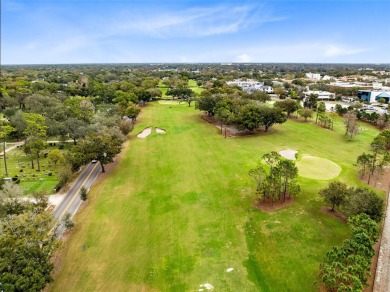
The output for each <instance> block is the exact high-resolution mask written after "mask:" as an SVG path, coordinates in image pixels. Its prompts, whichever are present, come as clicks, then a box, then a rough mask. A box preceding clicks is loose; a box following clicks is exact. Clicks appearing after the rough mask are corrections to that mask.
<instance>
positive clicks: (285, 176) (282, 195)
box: [249, 151, 300, 205]
mask: <svg viewBox="0 0 390 292" xmlns="http://www.w3.org/2000/svg"><path fill="white" fill-rule="evenodd" d="M263 161H264V162H265V164H266V165H259V166H257V167H256V168H253V169H251V170H250V171H249V175H250V176H251V177H252V178H254V179H255V181H256V183H257V187H256V193H257V194H258V195H259V196H260V197H261V198H262V199H263V200H267V199H268V200H271V201H272V205H273V204H274V201H275V200H276V199H279V200H280V201H282V202H284V201H285V200H286V196H287V194H288V195H289V197H291V196H296V195H297V194H298V193H299V192H300V186H299V185H298V184H297V182H296V178H297V176H298V168H297V167H296V166H295V163H294V162H293V161H291V160H287V159H284V158H282V157H281V156H280V154H279V153H277V152H275V151H272V152H270V153H266V154H264V155H263Z"/></svg>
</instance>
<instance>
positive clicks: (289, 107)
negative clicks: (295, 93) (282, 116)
mask: <svg viewBox="0 0 390 292" xmlns="http://www.w3.org/2000/svg"><path fill="white" fill-rule="evenodd" d="M274 106H275V107H276V108H280V109H281V110H282V111H284V112H286V113H287V116H288V117H289V116H290V115H291V114H292V113H294V112H296V111H297V110H298V109H299V108H300V107H301V106H300V104H299V102H297V101H295V100H293V99H285V100H278V101H276V102H275V103H274Z"/></svg>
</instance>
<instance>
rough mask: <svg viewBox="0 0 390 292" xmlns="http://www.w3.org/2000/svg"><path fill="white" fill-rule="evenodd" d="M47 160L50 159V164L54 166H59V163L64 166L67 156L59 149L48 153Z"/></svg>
mask: <svg viewBox="0 0 390 292" xmlns="http://www.w3.org/2000/svg"><path fill="white" fill-rule="evenodd" d="M47 158H48V160H49V162H50V164H54V165H57V163H58V164H63V163H64V162H65V156H64V154H63V153H62V151H60V150H59V149H53V150H51V151H50V152H49V153H48V155H47Z"/></svg>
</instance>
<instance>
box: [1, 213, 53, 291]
mask: <svg viewBox="0 0 390 292" xmlns="http://www.w3.org/2000/svg"><path fill="white" fill-rule="evenodd" d="M53 224H54V223H53V221H52V219H51V215H50V214H49V213H46V212H41V213H36V212H26V213H22V214H19V215H11V216H7V217H5V218H3V219H2V221H1V223H0V225H1V231H2V232H1V233H0V247H1V248H0V283H1V288H2V289H4V291H37V292H38V291H41V290H42V289H43V288H44V287H45V286H46V284H47V283H50V282H51V281H52V280H53V279H52V277H51V272H52V270H53V264H52V263H51V261H50V258H51V256H52V255H53V253H54V252H55V251H56V250H57V248H58V246H59V244H58V241H57V240H56V239H55V237H54V235H52V234H50V232H49V231H50V230H51V229H52V227H53Z"/></svg>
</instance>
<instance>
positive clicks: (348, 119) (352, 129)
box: [344, 111, 359, 139]
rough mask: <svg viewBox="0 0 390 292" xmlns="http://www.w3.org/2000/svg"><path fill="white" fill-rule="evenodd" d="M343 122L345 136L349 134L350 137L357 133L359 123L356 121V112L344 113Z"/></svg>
mask: <svg viewBox="0 0 390 292" xmlns="http://www.w3.org/2000/svg"><path fill="white" fill-rule="evenodd" d="M344 124H345V136H349V137H350V139H352V138H353V136H356V135H357V134H358V133H359V125H358V123H357V117H356V114H355V113H353V112H351V111H349V112H347V113H346V114H345V115H344Z"/></svg>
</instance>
